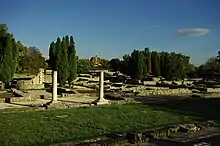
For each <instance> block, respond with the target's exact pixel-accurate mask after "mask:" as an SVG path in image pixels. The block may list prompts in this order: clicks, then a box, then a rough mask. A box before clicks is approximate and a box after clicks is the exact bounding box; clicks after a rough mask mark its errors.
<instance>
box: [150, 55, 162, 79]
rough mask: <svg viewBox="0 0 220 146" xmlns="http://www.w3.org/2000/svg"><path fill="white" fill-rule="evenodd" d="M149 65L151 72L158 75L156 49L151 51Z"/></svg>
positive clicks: (158, 62)
mask: <svg viewBox="0 0 220 146" xmlns="http://www.w3.org/2000/svg"><path fill="white" fill-rule="evenodd" d="M151 66H152V73H153V74H154V75H156V76H160V75H161V73H160V68H161V67H160V56H159V54H158V53H157V52H156V51H153V52H152V53H151Z"/></svg>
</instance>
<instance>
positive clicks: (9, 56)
mask: <svg viewBox="0 0 220 146" xmlns="http://www.w3.org/2000/svg"><path fill="white" fill-rule="evenodd" d="M7 31H8V28H7V26H6V25H5V24H0V79H1V81H2V82H3V84H8V83H9V82H10V81H11V80H12V78H13V75H14V73H15V69H16V64H17V58H18V50H17V47H16V43H15V40H14V39H13V35H11V34H9V33H8V32H7ZM3 87H4V86H2V88H3Z"/></svg>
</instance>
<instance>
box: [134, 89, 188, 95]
mask: <svg viewBox="0 0 220 146" xmlns="http://www.w3.org/2000/svg"><path fill="white" fill-rule="evenodd" d="M189 93H192V91H191V90H189V89H181V88H180V89H167V90H164V89H163V90H143V91H141V92H139V93H138V95H137V96H147V95H172V94H189Z"/></svg>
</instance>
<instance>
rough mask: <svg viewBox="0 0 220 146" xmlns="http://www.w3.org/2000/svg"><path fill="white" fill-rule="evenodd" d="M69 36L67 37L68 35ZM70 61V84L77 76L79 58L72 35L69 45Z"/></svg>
mask: <svg viewBox="0 0 220 146" xmlns="http://www.w3.org/2000/svg"><path fill="white" fill-rule="evenodd" d="M66 38H67V37H66ZM68 52H69V53H68V62H69V78H68V82H69V84H70V83H71V82H72V81H73V80H74V79H75V78H76V75H77V58H76V49H75V42H74V39H73V37H72V36H70V42H69V47H68Z"/></svg>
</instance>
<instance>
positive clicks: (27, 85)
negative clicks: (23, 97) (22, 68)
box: [12, 68, 44, 90]
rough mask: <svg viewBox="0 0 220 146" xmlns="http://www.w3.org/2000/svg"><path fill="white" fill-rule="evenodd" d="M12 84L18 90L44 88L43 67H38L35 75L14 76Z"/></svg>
mask: <svg viewBox="0 0 220 146" xmlns="http://www.w3.org/2000/svg"><path fill="white" fill-rule="evenodd" d="M12 86H13V87H14V88H16V89H19V90H27V89H43V88H44V69H42V68H40V69H39V73H38V74H37V75H35V76H27V77H24V78H14V80H13V81H12Z"/></svg>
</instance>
